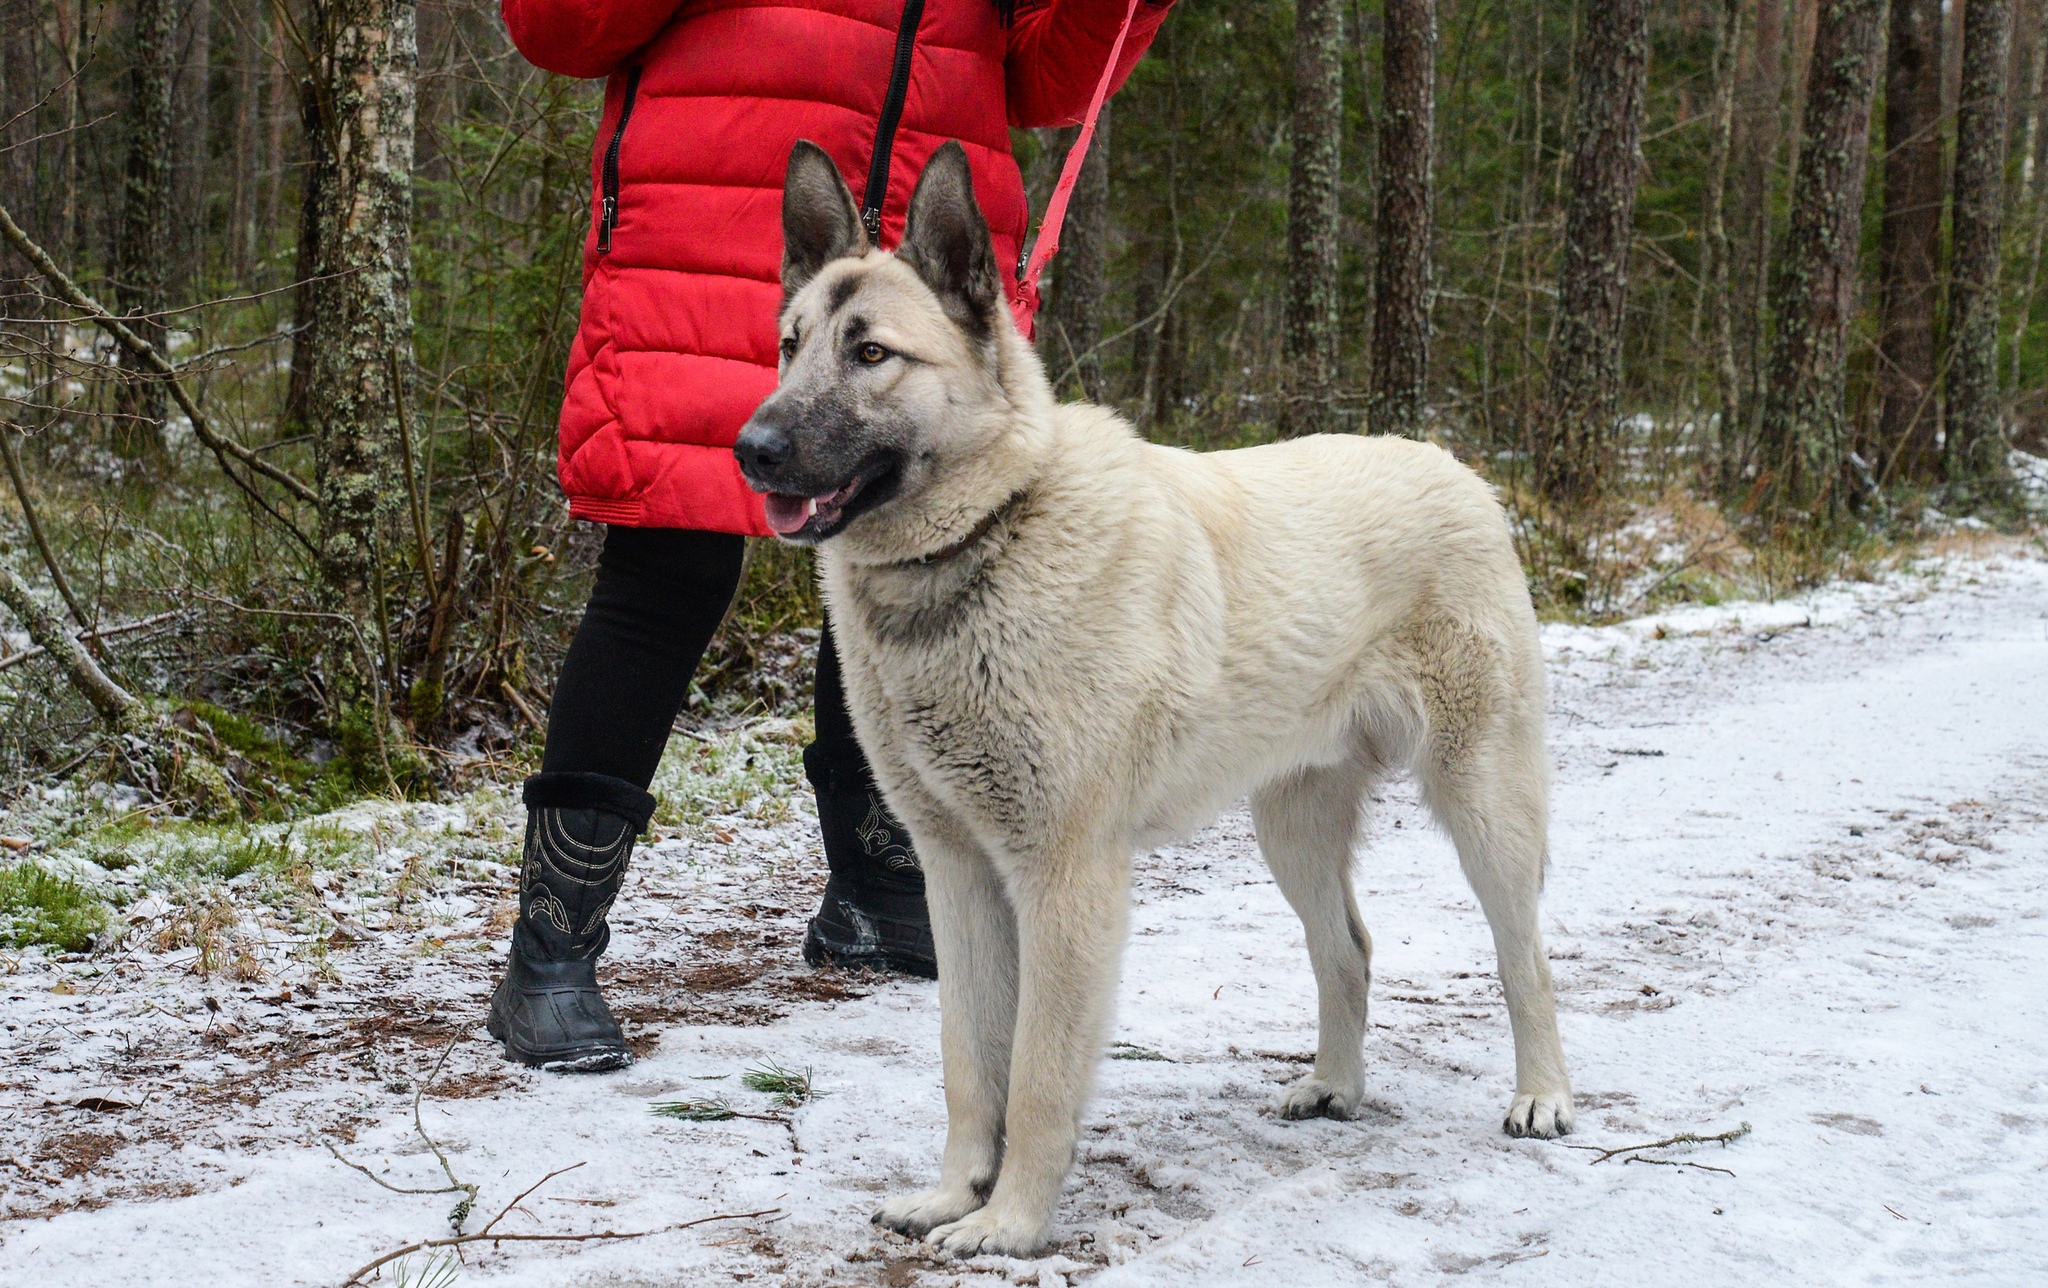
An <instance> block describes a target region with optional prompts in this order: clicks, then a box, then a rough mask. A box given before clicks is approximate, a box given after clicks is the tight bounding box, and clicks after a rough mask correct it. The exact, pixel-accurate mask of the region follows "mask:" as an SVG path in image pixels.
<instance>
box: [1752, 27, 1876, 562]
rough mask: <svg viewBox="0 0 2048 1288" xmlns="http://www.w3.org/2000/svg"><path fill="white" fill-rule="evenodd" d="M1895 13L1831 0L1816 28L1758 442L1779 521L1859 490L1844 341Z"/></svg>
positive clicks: (1834, 504)
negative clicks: (1876, 107)
mask: <svg viewBox="0 0 2048 1288" xmlns="http://www.w3.org/2000/svg"><path fill="white" fill-rule="evenodd" d="M1884 15H1885V5H1884V0H1822V3H1821V6H1820V14H1819V20H1818V22H1817V23H1816V25H1815V28H1814V38H1813V58H1812V62H1811V63H1810V65H1809V70H1808V72H1807V90H1806V112H1805V118H1804V120H1803V122H1802V123H1801V139H1800V147H1799V173H1798V174H1797V175H1796V176H1795V177H1794V180H1793V186H1792V223H1791V227H1790V229H1789V230H1788V232H1787V233H1786V238H1785V250H1784V257H1783V259H1782V261H1781V262H1780V264H1779V269H1778V280H1777V286H1776V289H1775V291H1774V292H1773V310H1772V311H1773V312H1774V313H1775V314H1776V316H1777V322H1778V330H1777V334H1776V335H1775V336H1773V337H1772V340H1771V356H1770V365H1769V372H1770V375H1769V387H1768V389H1767V390H1766V392H1765V396H1764V417H1763V424H1762V427H1761V431H1762V432H1761V435H1760V441H1759V443H1758V449H1759V457H1760V462H1759V464H1760V467H1761V470H1762V472H1763V475H1764V477H1763V480H1762V482H1763V488H1762V492H1761V496H1760V498H1759V500H1760V503H1761V505H1760V511H1759V517H1760V518H1762V519H1763V520H1765V521H1766V522H1768V523H1771V524H1774V525H1777V526H1786V525H1790V524H1793V523H1796V522H1800V521H1806V520H1811V521H1821V520H1825V519H1827V518H1830V517H1833V516H1835V515H1836V514H1838V513H1840V512H1841V511H1842V510H1843V509H1844V508H1845V505H1846V501H1847V498H1846V496H1845V495H1844V486H1843V482H1844V480H1843V470H1844V468H1845V466H1846V462H1847V459H1848V452H1849V442H1848V436H1847V432H1846V428H1845V426H1844V424H1843V413H1842V385H1843V378H1844V374H1845V373H1844V350H1845V344H1846V340H1847V333H1848V326H1849V318H1850V315H1851V314H1852V313H1853V312H1854V309H1855V304H1856V259H1857V249H1858V242H1859V238H1860V234H1861V230H1862V214H1863V182H1864V171H1865V169H1866V167H1867V165H1868V156H1867V153H1868V150H1869V142H1870V105H1871V97H1872V94H1873V92H1874V91H1875V89H1876V87H1877V68H1878V64H1879V61H1880V60H1881V59H1882V58H1883V55H1884V41H1883V34H1884Z"/></svg>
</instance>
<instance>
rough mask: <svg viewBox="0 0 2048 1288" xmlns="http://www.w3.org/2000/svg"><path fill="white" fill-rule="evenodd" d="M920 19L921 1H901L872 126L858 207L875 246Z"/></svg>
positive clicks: (887, 192) (907, 89) (879, 236)
mask: <svg viewBox="0 0 2048 1288" xmlns="http://www.w3.org/2000/svg"><path fill="white" fill-rule="evenodd" d="M923 18H924V0H903V17H902V20H901V21H899V22H898V23H897V24H896V59H895V61H894V62H892V63H891V64H890V65H889V92H888V94H887V95H886V96H885V97H884V98H883V99H882V118H881V120H879V121H877V122H876V123H875V155H874V158H873V159H872V160H870V161H869V162H868V187H867V194H866V196H865V198H864V199H863V200H862V202H861V208H860V221H861V223H862V224H864V225H865V226H866V227H867V230H868V238H869V240H871V241H874V242H876V243H879V242H880V241H881V238H882V202H883V201H885V200H886V199H887V198H888V196H889V154H890V153H891V152H893V151H894V150H895V147H896V123H897V122H898V121H900V120H902V119H903V100H904V97H905V96H906V95H908V94H909V92H910V55H911V51H912V50H913V49H914V48H915V46H916V45H917V24H918V23H919V21H921V20H922V19H923Z"/></svg>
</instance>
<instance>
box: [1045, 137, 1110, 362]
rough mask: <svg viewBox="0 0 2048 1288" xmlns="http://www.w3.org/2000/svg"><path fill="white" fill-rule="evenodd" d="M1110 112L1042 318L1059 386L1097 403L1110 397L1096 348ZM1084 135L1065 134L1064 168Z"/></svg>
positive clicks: (1071, 205) (1070, 215)
mask: <svg viewBox="0 0 2048 1288" xmlns="http://www.w3.org/2000/svg"><path fill="white" fill-rule="evenodd" d="M1109 108H1110V105H1109V104H1108V103H1106V102H1105V103H1104V104H1103V105H1102V115H1101V116H1100V117H1099V118H1098V119H1097V120H1096V123H1095V141H1094V143H1093V145H1092V146H1090V147H1089V149H1088V156H1087V158H1086V159H1085V160H1083V161H1082V162H1081V174H1080V177H1079V178H1077V179H1075V180H1074V191H1073V193H1072V194H1071V195H1070V196H1069V198H1068V202H1067V223H1066V227H1065V228H1063V229H1062V230H1061V231H1060V253H1059V256H1058V258H1057V259H1055V260H1054V261H1053V280H1052V298H1051V299H1050V300H1049V301H1047V304H1046V308H1045V311H1044V312H1043V313H1041V314H1040V318H1041V319H1042V321H1041V323H1040V326H1041V329H1042V331H1043V334H1042V335H1041V336H1040V337H1039V346H1040V347H1041V348H1042V349H1043V350H1044V353H1045V366H1046V370H1047V371H1048V372H1050V373H1051V374H1052V377H1053V383H1054V386H1055V387H1056V388H1065V387H1066V385H1067V381H1068V380H1069V379H1070V378H1071V379H1072V380H1074V381H1075V382H1077V383H1078V384H1079V386H1080V393H1081V396H1082V397H1083V398H1086V399H1088V400H1090V401H1091V402H1102V401H1103V400H1104V399H1106V398H1107V397H1108V390H1107V389H1105V388H1104V387H1103V383H1102V355H1101V354H1100V353H1098V352H1096V346H1097V345H1099V344H1101V343H1102V310H1103V308H1104V306H1105V305H1106V304H1107V303H1108V299H1109ZM1080 133H1081V128H1080V127H1079V126H1072V127H1070V128H1068V129H1064V130H1062V131H1060V134H1061V135H1062V136H1063V141H1064V143H1065V147H1064V148H1062V149H1061V154H1060V164H1061V165H1062V166H1064V165H1065V164H1066V152H1067V149H1071V148H1072V147H1073V146H1074V140H1075V139H1076V138H1078V137H1079V136H1080Z"/></svg>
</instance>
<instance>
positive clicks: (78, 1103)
mask: <svg viewBox="0 0 2048 1288" xmlns="http://www.w3.org/2000/svg"><path fill="white" fill-rule="evenodd" d="M71 1107H72V1108H74V1109H91V1110H93V1111H95V1112H97V1113H103V1114H115V1113H119V1112H121V1111H122V1110H124V1109H133V1108H135V1106H134V1105H132V1104H130V1103H129V1102H127V1101H125V1100H116V1099H114V1098H113V1097H112V1096H80V1097H79V1098H78V1099H76V1100H74V1101H72V1102H71Z"/></svg>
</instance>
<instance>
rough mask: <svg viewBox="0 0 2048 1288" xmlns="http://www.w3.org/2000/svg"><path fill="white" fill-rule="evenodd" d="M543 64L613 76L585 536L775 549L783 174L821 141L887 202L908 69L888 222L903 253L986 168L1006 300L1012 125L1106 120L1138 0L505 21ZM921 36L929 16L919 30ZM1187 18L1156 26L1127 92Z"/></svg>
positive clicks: (1140, 43)
mask: <svg viewBox="0 0 2048 1288" xmlns="http://www.w3.org/2000/svg"><path fill="white" fill-rule="evenodd" d="M503 5H504V14H505V23H506V25H507V26H508V27H509V28H510V29H511V33H512V40H513V42H514V43H515V44H517V45H518V46H519V50H520V52H521V53H523V54H525V55H526V56H527V57H528V58H529V59H531V60H532V61H533V62H534V63H535V64H537V65H539V66H541V67H544V68H547V69H548V70H550V71H555V72H560V73H562V74H564V75H568V76H608V77H610V78H611V83H610V84H609V85H608V86H607V87H606V92H605V110H604V117H603V119H602V121H601V122H600V124H599V127H598V135H597V149H596V155H595V156H594V157H593V158H592V164H591V178H592V180H593V185H594V187H595V188H596V200H595V201H594V202H593V203H592V205H593V208H592V213H591V230H590V236H589V238H588V240H587V241H586V242H585V243H584V250H583V319H582V324H581V326H580V328H579V329H578V331H577V335H576V342H575V345H574V347H573V348H572V349H571V350H570V353H569V377H568V390H567V394H566V396H565V398H564V400H563V403H562V422H561V454H560V468H561V478H562V490H563V491H564V492H566V493H567V494H568V496H569V507H570V512H571V513H572V514H574V515H576V516H577V517H578V518H583V519H594V520H597V521H600V522H603V523H616V524H623V525H626V526H629V527H660V528H697V529H707V530H711V531H718V532H744V533H752V534H755V535H761V536H765V535H767V533H768V526H767V522H766V520H765V519H764V517H763V515H762V509H761V498H760V497H759V496H756V495H755V494H754V493H753V492H752V491H751V490H750V489H749V488H748V487H747V485H746V484H745V482H743V481H742V480H741V478H740V473H739V468H738V467H737V466H736V465H735V464H734V462H733V456H732V450H731V449H732V443H733V439H734V438H735V437H736V436H737V435H738V434H739V430H740V426H741V425H742V424H743V423H745V421H746V419H747V417H748V416H749V415H751V414H752V413H753V410H754V407H755V406H756V404H758V403H759V402H760V401H761V399H763V398H765V397H766V396H767V395H768V393H769V392H770V391H771V390H772V389H774V387H775V357H776V331H775V321H776V314H777V312H778V310H779V309H780V307H781V301H782V287H781V285H780V280H779V278H780V272H781V263H782V174H783V168H784V166H785V165H786V164H787V163H788V160H789V150H790V147H791V145H792V144H794V143H795V142H796V141H797V140H798V139H810V140H811V141H813V142H815V143H817V144H819V145H820V146H821V147H823V148H824V149H825V150H826V151H827V152H829V153H831V154H832V156H833V158H834V159H835V160H837V161H838V162H839V168H840V170H841V172H842V173H844V174H845V176H846V178H847V182H848V183H849V184H850V185H851V186H852V187H853V190H854V193H855V194H856V195H857V196H860V195H863V194H864V193H865V191H866V183H867V180H868V178H869V162H870V160H871V158H872V156H873V154H874V151H875V139H876V130H877V125H878V123H879V122H880V118H881V116H882V109H883V103H884V101H885V100H886V99H887V98H888V97H889V93H888V91H889V87H890V80H891V76H892V72H893V70H894V69H895V67H896V65H897V63H898V61H899V58H898V51H899V38H898V37H899V29H900V28H901V27H902V25H903V23H902V20H903V18H904V17H905V16H906V15H908V16H910V17H912V18H913V19H915V20H916V25H915V27H914V33H915V39H914V41H912V42H910V44H909V47H908V49H907V51H906V54H905V59H906V60H907V63H908V68H909V82H908V87H907V91H906V92H905V93H904V94H903V96H902V104H903V106H902V115H901V120H900V124H899V125H898V127H897V130H896V133H895V144H894V147H893V148H891V149H890V160H889V164H888V169H887V176H886V177H887V185H886V195H885V197H884V200H883V201H882V203H881V210H882V236H881V242H882V244H883V245H884V246H893V245H895V243H896V239H897V238H898V237H899V236H901V234H902V230H903V214H904V210H905V207H906V206H907V205H908V203H909V201H910V192H911V188H912V187H913V185H914V184H915V183H916V181H917V176H918V175H919V173H921V172H922V171H923V169H924V164H925V161H926V159H927V158H929V157H930V156H931V154H932V153H933V152H934V151H935V150H937V148H938V146H939V145H940V144H941V143H943V142H945V141H946V140H947V139H955V138H957V139H959V140H960V141H961V142H962V143H963V144H965V145H966V147H967V155H968V157H969V159H970V161H971V163H972V165H973V168H974V188H975V195H976V196H977V197H979V198H980V200H981V205H982V208H983V210H984V211H985V212H986V213H987V215H988V220H989V224H990V227H991V228H992V230H993V231H994V234H995V244H996V258H997V260H998V262H1000V263H1002V264H1003V265H1004V270H1003V272H1004V278H1005V286H1009V285H1010V284H1011V283H1010V281H1009V280H1008V279H1009V278H1010V276H1011V274H1012V272H1013V271H1014V267H1015V263H1016V259H1017V253H1018V248H1019V247H1020V246H1021V245H1022V244H1023V241H1024V237H1025V232H1026V226H1027V224H1028V222H1029V218H1030V212H1029V210H1028V209H1027V208H1026V202H1025V198H1024V184H1023V180H1022V177H1021V176H1020V175H1019V174H1018V171H1017V163H1016V162H1015V161H1014V160H1012V159H1011V156H1010V135H1009V127H1010V126H1012V125H1017V126H1045V125H1065V124H1072V123H1074V122H1077V121H1078V120H1079V119H1080V118H1081V116H1082V115H1083V114H1084V113H1085V112H1086V110H1087V107H1088V100H1089V97H1090V96H1091V95H1092V94H1093V93H1094V90H1095V85H1096V82H1097V80H1098V79H1099V78H1100V77H1101V75H1102V68H1103V65H1104V64H1105V63H1106V62H1107V61H1108V58H1109V50H1110V47H1111V45H1112V44H1113V43H1114V41H1115V39H1116V34H1117V30H1118V29H1119V28H1120V27H1121V26H1122V24H1123V18H1124V14H1125V12H1126V11H1127V10H1128V8H1129V4H1128V0H1019V3H1018V5H1017V10H1016V14H1015V16H1014V19H1013V20H1012V21H1011V22H1010V23H1009V24H1007V25H1005V24H1004V23H1003V21H1002V19H1001V17H1000V15H999V14H998V13H997V10H996V5H995V2H994V0H680V3H678V0H503ZM920 15H921V16H920ZM1165 16H1166V8H1165V5H1164V4H1158V5H1154V4H1152V3H1150V2H1149V0H1148V2H1147V3H1146V4H1143V5H1141V6H1140V7H1139V10H1138V17H1137V21H1136V22H1135V23H1133V24H1132V28H1131V34H1130V37H1129V39H1128V40H1127V41H1126V42H1125V45H1124V51H1123V56H1122V58H1121V59H1120V60H1119V62H1120V66H1119V68H1118V74H1117V78H1116V83H1117V84H1121V83H1122V81H1123V79H1124V77H1125V76H1128V75H1129V74H1130V69H1131V67H1132V66H1133V65H1135V64H1136V62H1137V61H1138V58H1139V57H1140V55H1142V54H1143V53H1144V51H1145V47H1146V46H1147V45H1148V44H1150V43H1151V39H1152V34H1153V32H1155V31H1156V30H1157V29H1158V27H1159V24H1160V22H1161V21H1163V20H1164V18H1165Z"/></svg>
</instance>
